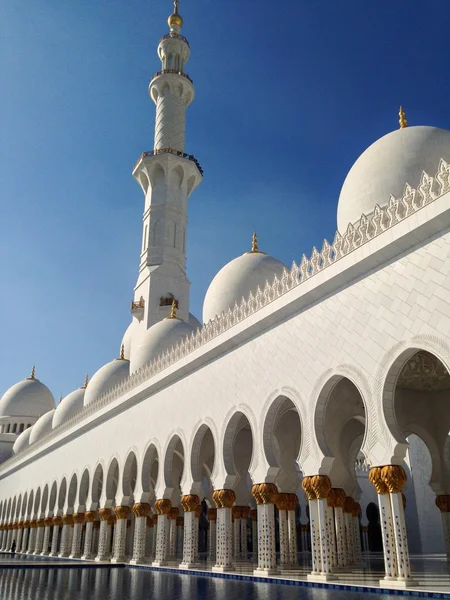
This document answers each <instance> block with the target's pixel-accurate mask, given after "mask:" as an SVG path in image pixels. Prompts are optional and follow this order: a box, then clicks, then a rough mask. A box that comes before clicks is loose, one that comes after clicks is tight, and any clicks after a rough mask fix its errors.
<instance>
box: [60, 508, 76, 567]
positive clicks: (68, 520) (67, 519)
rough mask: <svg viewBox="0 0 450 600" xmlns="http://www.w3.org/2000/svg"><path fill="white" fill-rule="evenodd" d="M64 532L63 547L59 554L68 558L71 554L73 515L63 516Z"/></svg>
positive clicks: (62, 537)
mask: <svg viewBox="0 0 450 600" xmlns="http://www.w3.org/2000/svg"><path fill="white" fill-rule="evenodd" d="M62 522H63V527H62V534H61V548H60V551H59V556H60V557H61V558H67V557H68V556H69V554H70V538H71V535H70V533H71V527H72V525H73V515H72V514H65V515H63V516H62Z"/></svg>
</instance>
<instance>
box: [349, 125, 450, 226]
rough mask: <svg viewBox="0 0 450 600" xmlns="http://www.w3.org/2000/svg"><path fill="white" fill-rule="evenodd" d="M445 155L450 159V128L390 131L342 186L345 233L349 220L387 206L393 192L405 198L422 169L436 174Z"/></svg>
mask: <svg viewBox="0 0 450 600" xmlns="http://www.w3.org/2000/svg"><path fill="white" fill-rule="evenodd" d="M441 158H443V159H444V160H446V161H450V131H447V130H445V129H439V128H437V127H404V128H402V129H397V130H395V131H392V132H391V133H388V134H387V135H385V136H384V137H382V138H381V139H379V140H377V141H376V142H375V143H374V144H372V145H371V146H369V148H367V150H366V151H365V152H363V153H362V154H361V156H360V157H359V158H358V160H357V161H356V162H355V164H354V165H353V167H352V168H351V169H350V171H349V173H348V175H347V177H346V179H345V181H344V185H343V186H342V190H341V195H340V197H339V204H338V210H337V226H338V229H339V231H340V232H341V233H344V232H345V231H346V230H347V227H348V225H349V223H352V224H354V223H355V222H357V221H359V219H360V218H361V214H362V213H364V214H366V215H367V214H369V213H371V212H372V211H373V209H374V208H375V204H379V205H380V206H384V205H385V204H387V203H388V202H389V198H390V195H391V194H392V195H393V196H395V197H396V198H401V197H402V195H403V192H404V188H405V184H406V183H409V185H410V186H411V187H413V188H417V186H418V185H419V184H420V179H421V176H422V171H425V172H426V173H428V175H431V176H434V175H435V174H436V172H437V170H438V168H439V161H440V159H441Z"/></svg>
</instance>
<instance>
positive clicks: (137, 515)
mask: <svg viewBox="0 0 450 600" xmlns="http://www.w3.org/2000/svg"><path fill="white" fill-rule="evenodd" d="M149 512H150V504H148V503H142V502H141V503H137V504H135V505H134V506H133V513H134V540H133V557H132V559H131V561H130V563H131V564H133V565H138V564H142V563H145V562H146V560H145V557H146V556H147V531H148V529H149V528H148V527H147V519H148V514H149ZM150 521H151V524H152V527H153V521H152V519H151V518H150Z"/></svg>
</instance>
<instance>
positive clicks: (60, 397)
mask: <svg viewBox="0 0 450 600" xmlns="http://www.w3.org/2000/svg"><path fill="white" fill-rule="evenodd" d="M62 399H63V395H62V394H60V395H59V402H58V404H61V402H62Z"/></svg>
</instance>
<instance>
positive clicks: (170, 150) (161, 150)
mask: <svg viewBox="0 0 450 600" xmlns="http://www.w3.org/2000/svg"><path fill="white" fill-rule="evenodd" d="M159 154H173V155H174V156H179V157H181V158H186V159H187V160H190V161H191V162H193V163H194V164H195V166H196V167H197V169H198V170H199V173H200V175H201V176H202V177H203V169H202V168H201V166H200V163H199V162H198V160H197V159H196V158H195V156H194V155H193V154H186V152H181V151H180V150H175V149H174V148H157V149H156V150H148V151H146V152H143V153H142V154H141V156H140V157H139V158H138V160H137V161H136V164H135V165H134V167H133V173H134V171H135V170H136V167H137V166H138V165H139V163H140V162H141V161H142V160H143V159H144V158H146V157H147V156H157V155H159Z"/></svg>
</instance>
